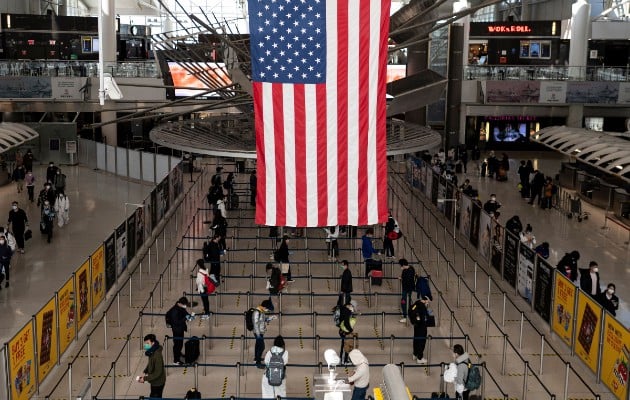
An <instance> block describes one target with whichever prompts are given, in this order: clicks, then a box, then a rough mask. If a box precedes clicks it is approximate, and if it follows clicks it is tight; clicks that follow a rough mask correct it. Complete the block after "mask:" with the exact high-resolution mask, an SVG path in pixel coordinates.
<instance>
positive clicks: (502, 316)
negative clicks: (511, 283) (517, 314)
mask: <svg viewBox="0 0 630 400" xmlns="http://www.w3.org/2000/svg"><path fill="white" fill-rule="evenodd" d="M505 306H506V293H505V292H503V311H502V312H501V326H503V327H504V326H505Z"/></svg>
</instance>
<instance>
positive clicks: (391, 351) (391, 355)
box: [389, 335, 396, 364]
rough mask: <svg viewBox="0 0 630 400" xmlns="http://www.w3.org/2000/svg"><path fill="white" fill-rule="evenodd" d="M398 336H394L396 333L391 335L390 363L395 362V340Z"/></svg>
mask: <svg viewBox="0 0 630 400" xmlns="http://www.w3.org/2000/svg"><path fill="white" fill-rule="evenodd" d="M395 339H396V338H395V337H394V335H391V336H390V337H389V363H390V364H393V363H394V340H395Z"/></svg>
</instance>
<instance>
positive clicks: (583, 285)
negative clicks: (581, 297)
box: [580, 261, 602, 298]
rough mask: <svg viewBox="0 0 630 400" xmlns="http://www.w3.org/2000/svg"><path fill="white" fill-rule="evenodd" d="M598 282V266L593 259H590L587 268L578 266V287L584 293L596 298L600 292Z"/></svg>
mask: <svg viewBox="0 0 630 400" xmlns="http://www.w3.org/2000/svg"><path fill="white" fill-rule="evenodd" d="M599 282H600V281H599V268H598V266H597V263H596V262H595V261H591V262H590V263H589V264H588V268H580V289H582V290H583V291H584V293H587V294H590V295H591V296H592V297H594V298H597V296H599V295H600V294H601V293H602V289H601V287H600V285H599Z"/></svg>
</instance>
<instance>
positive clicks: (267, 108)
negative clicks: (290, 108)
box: [262, 83, 277, 226]
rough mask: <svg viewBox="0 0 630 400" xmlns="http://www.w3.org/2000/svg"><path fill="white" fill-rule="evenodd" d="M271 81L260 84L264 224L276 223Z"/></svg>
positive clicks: (274, 146) (274, 145) (271, 224)
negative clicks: (263, 164) (263, 155)
mask: <svg viewBox="0 0 630 400" xmlns="http://www.w3.org/2000/svg"><path fill="white" fill-rule="evenodd" d="M271 86H272V84H271V83H263V84H262V104H263V118H262V120H263V132H264V146H265V149H264V151H265V166H266V170H265V183H266V186H265V208H266V212H265V216H266V218H265V219H266V225H270V226H275V225H276V196H277V194H276V152H275V148H276V143H275V134H274V128H273V120H274V118H273V94H272V92H271Z"/></svg>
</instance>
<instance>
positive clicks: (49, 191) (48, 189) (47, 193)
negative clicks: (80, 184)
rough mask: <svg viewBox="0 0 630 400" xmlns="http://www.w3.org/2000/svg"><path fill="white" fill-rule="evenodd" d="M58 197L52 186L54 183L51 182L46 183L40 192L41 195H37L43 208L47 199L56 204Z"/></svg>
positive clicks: (38, 203) (38, 202)
mask: <svg viewBox="0 0 630 400" xmlns="http://www.w3.org/2000/svg"><path fill="white" fill-rule="evenodd" d="M56 199H57V195H56V194H55V191H54V190H53V188H52V184H51V183H50V182H46V184H44V188H43V189H42V190H41V191H40V192H39V196H38V197H37V205H38V206H39V207H41V209H42V210H43V209H44V203H45V202H46V201H47V202H49V203H50V204H52V205H53V206H54V205H55V200H56Z"/></svg>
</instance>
